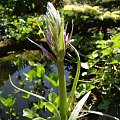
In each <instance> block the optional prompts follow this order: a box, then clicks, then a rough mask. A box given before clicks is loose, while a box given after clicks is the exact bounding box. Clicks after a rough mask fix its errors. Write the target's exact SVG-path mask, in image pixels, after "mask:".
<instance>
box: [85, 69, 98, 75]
mask: <svg viewBox="0 0 120 120" xmlns="http://www.w3.org/2000/svg"><path fill="white" fill-rule="evenodd" d="M96 72H97V69H95V68H90V69H88V71H87V74H88V75H91V74H95V73H96Z"/></svg>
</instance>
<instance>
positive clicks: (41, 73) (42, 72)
mask: <svg viewBox="0 0 120 120" xmlns="http://www.w3.org/2000/svg"><path fill="white" fill-rule="evenodd" d="M44 75H45V69H44V67H43V66H37V76H38V77H39V78H41V79H43V77H44Z"/></svg>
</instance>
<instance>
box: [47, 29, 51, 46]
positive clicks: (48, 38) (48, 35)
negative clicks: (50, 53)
mask: <svg viewBox="0 0 120 120" xmlns="http://www.w3.org/2000/svg"><path fill="white" fill-rule="evenodd" d="M46 38H47V40H48V42H49V43H50V45H52V35H51V33H50V32H48V31H47V32H46Z"/></svg>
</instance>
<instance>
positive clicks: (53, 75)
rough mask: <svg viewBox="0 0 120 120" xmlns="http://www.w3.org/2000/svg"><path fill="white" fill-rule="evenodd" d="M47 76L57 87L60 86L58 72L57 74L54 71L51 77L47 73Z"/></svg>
mask: <svg viewBox="0 0 120 120" xmlns="http://www.w3.org/2000/svg"><path fill="white" fill-rule="evenodd" d="M45 77H46V79H47V80H48V81H49V82H51V83H52V84H53V85H54V86H55V87H57V86H59V80H58V74H55V73H54V72H52V73H51V74H50V76H49V77H48V76H47V75H46V76H45Z"/></svg>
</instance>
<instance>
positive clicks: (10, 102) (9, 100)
mask: <svg viewBox="0 0 120 120" xmlns="http://www.w3.org/2000/svg"><path fill="white" fill-rule="evenodd" d="M0 101H1V103H2V104H3V105H4V106H5V107H12V106H13V105H14V104H15V102H16V99H15V98H14V99H13V98H12V95H11V94H9V95H8V96H7V98H3V97H2V96H0Z"/></svg>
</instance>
